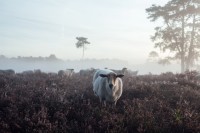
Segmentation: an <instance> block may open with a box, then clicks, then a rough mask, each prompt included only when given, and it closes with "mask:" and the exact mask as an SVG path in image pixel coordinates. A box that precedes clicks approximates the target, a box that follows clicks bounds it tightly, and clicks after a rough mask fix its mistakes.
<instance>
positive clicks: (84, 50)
mask: <svg viewBox="0 0 200 133" xmlns="http://www.w3.org/2000/svg"><path fill="white" fill-rule="evenodd" d="M84 52H85V44H83V54H82V59H84Z"/></svg>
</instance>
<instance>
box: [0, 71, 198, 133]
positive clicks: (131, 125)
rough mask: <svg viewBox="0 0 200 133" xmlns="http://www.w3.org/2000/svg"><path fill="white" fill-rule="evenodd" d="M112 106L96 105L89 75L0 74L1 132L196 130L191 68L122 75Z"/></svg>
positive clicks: (195, 87)
mask: <svg viewBox="0 0 200 133" xmlns="http://www.w3.org/2000/svg"><path fill="white" fill-rule="evenodd" d="M123 81H124V91H123V94H122V97H121V98H120V99H119V100H118V103H117V106H116V107H115V108H113V107H111V106H107V107H101V106H100V104H99V99H98V98H97V97H96V96H95V95H94V93H93V91H92V76H88V77H81V76H79V75H78V74H75V75H73V76H72V77H70V78H69V77H58V76H57V75H55V74H45V73H33V74H10V75H9V74H1V75H0V132H1V133H4V132H15V133H17V132H41V133H50V132H148V133H149V132H166V133H169V132H174V133H183V132H187V133H188V132H191V133H194V132H196V133H197V132H200V86H199V85H198V83H197V81H198V79H196V78H195V76H194V73H192V72H190V73H187V74H172V73H164V74H161V75H145V76H137V77H126V76H125V77H124V78H123Z"/></svg>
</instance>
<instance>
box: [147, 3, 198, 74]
mask: <svg viewBox="0 0 200 133" xmlns="http://www.w3.org/2000/svg"><path fill="white" fill-rule="evenodd" d="M146 12H147V13H148V18H149V19H151V21H153V22H154V21H156V20H158V19H159V18H161V19H162V20H164V21H163V25H162V26H159V27H156V28H155V34H154V36H152V37H151V39H152V41H153V42H154V43H155V48H160V50H161V51H163V52H165V51H166V50H168V51H169V52H171V53H172V55H171V56H167V57H166V58H165V59H163V60H164V62H167V60H168V61H170V60H177V59H178V60H181V72H184V71H185V70H186V69H189V68H190V66H192V65H193V64H194V61H195V60H198V58H199V49H200V33H199V31H200V1H199V0H171V1H169V2H168V3H167V4H165V5H164V6H157V5H152V6H151V7H150V8H147V9H146ZM161 62H162V61H161Z"/></svg>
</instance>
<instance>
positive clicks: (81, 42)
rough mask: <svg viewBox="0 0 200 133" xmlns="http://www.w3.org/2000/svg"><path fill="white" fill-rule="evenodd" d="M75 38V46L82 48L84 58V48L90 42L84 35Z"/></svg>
mask: <svg viewBox="0 0 200 133" xmlns="http://www.w3.org/2000/svg"><path fill="white" fill-rule="evenodd" d="M76 39H77V40H78V42H77V43H76V47H77V48H83V55H82V58H84V52H85V48H86V46H85V45H86V44H90V42H88V41H87V38H85V37H76Z"/></svg>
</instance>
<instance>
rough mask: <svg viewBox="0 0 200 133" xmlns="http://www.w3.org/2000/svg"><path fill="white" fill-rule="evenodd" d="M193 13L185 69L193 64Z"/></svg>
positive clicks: (194, 19)
mask: <svg viewBox="0 0 200 133" xmlns="http://www.w3.org/2000/svg"><path fill="white" fill-rule="evenodd" d="M195 21H196V18H195V15H193V23H192V31H191V40H190V47H189V51H188V58H187V62H186V69H187V70H189V69H190V66H191V65H192V64H193V60H194V55H193V54H194V51H193V50H194V47H193V45H194V36H195V32H194V31H195Z"/></svg>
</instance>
